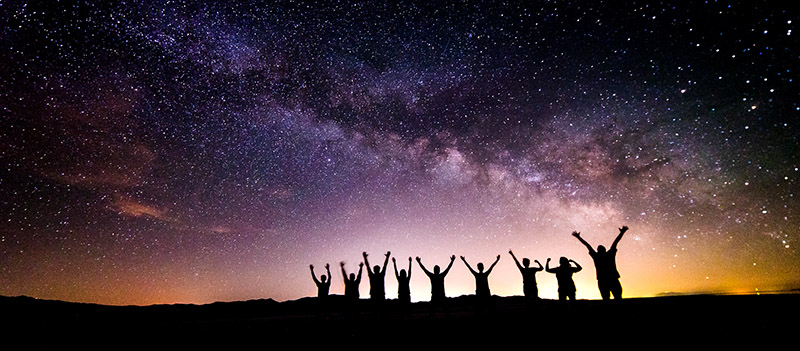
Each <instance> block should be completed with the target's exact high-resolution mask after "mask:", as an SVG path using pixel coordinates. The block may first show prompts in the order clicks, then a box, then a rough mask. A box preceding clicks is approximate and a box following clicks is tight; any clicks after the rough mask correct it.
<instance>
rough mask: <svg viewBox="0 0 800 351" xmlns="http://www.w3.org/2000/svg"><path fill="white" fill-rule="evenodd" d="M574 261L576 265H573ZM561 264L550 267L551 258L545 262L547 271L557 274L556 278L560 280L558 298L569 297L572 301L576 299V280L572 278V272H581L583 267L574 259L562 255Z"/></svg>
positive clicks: (565, 298) (564, 298) (561, 299)
mask: <svg viewBox="0 0 800 351" xmlns="http://www.w3.org/2000/svg"><path fill="white" fill-rule="evenodd" d="M572 263H574V264H575V267H572ZM559 264H560V266H558V267H555V268H552V269H551V268H550V258H548V259H547V262H545V271H547V273H553V274H555V275H556V280H557V281H558V299H559V300H560V301H566V300H567V298H569V299H570V300H572V301H575V291H576V290H577V289H575V282H574V281H573V280H572V274H573V273H578V272H580V271H581V270H582V269H583V267H581V265H579V264H578V262H575V261H573V260H570V259H567V258H566V257H561V259H559Z"/></svg>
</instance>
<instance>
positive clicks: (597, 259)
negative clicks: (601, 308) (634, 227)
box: [572, 226, 628, 300]
mask: <svg viewBox="0 0 800 351" xmlns="http://www.w3.org/2000/svg"><path fill="white" fill-rule="evenodd" d="M627 231H628V227H626V226H623V227H622V228H619V235H617V238H616V239H614V243H613V244H611V248H610V249H609V250H608V251H606V248H605V247H604V246H603V245H599V246H597V251H595V250H594V249H593V248H592V245H589V243H587V242H586V240H583V238H581V233H579V232H572V236H574V237H576V238H578V240H579V241H580V242H581V243H582V244H583V245H585V246H586V248H588V249H589V256H592V260H594V268H595V270H596V271H597V287H598V288H599V289H600V296H602V297H603V300H608V299H609V298H610V295H614V299H621V298H622V284H620V283H619V271H617V243H619V241H620V239H622V236H623V235H624V234H625V232H627Z"/></svg>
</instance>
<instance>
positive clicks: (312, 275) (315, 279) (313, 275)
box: [308, 264, 319, 285]
mask: <svg viewBox="0 0 800 351" xmlns="http://www.w3.org/2000/svg"><path fill="white" fill-rule="evenodd" d="M308 267H309V268H311V278H313V279H314V283H315V284H317V285H319V280H317V275H316V274H314V265H313V264H311V265H308Z"/></svg>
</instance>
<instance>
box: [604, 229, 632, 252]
mask: <svg viewBox="0 0 800 351" xmlns="http://www.w3.org/2000/svg"><path fill="white" fill-rule="evenodd" d="M627 231H628V227H627V226H622V228H619V235H617V238H616V239H614V243H613V244H611V248H610V249H609V250H615V249H616V248H617V244H619V241H620V240H621V239H622V236H623V235H625V232H627Z"/></svg>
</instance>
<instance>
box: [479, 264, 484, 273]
mask: <svg viewBox="0 0 800 351" xmlns="http://www.w3.org/2000/svg"><path fill="white" fill-rule="evenodd" d="M478 272H483V263H482V262H479V263H478Z"/></svg>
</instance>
